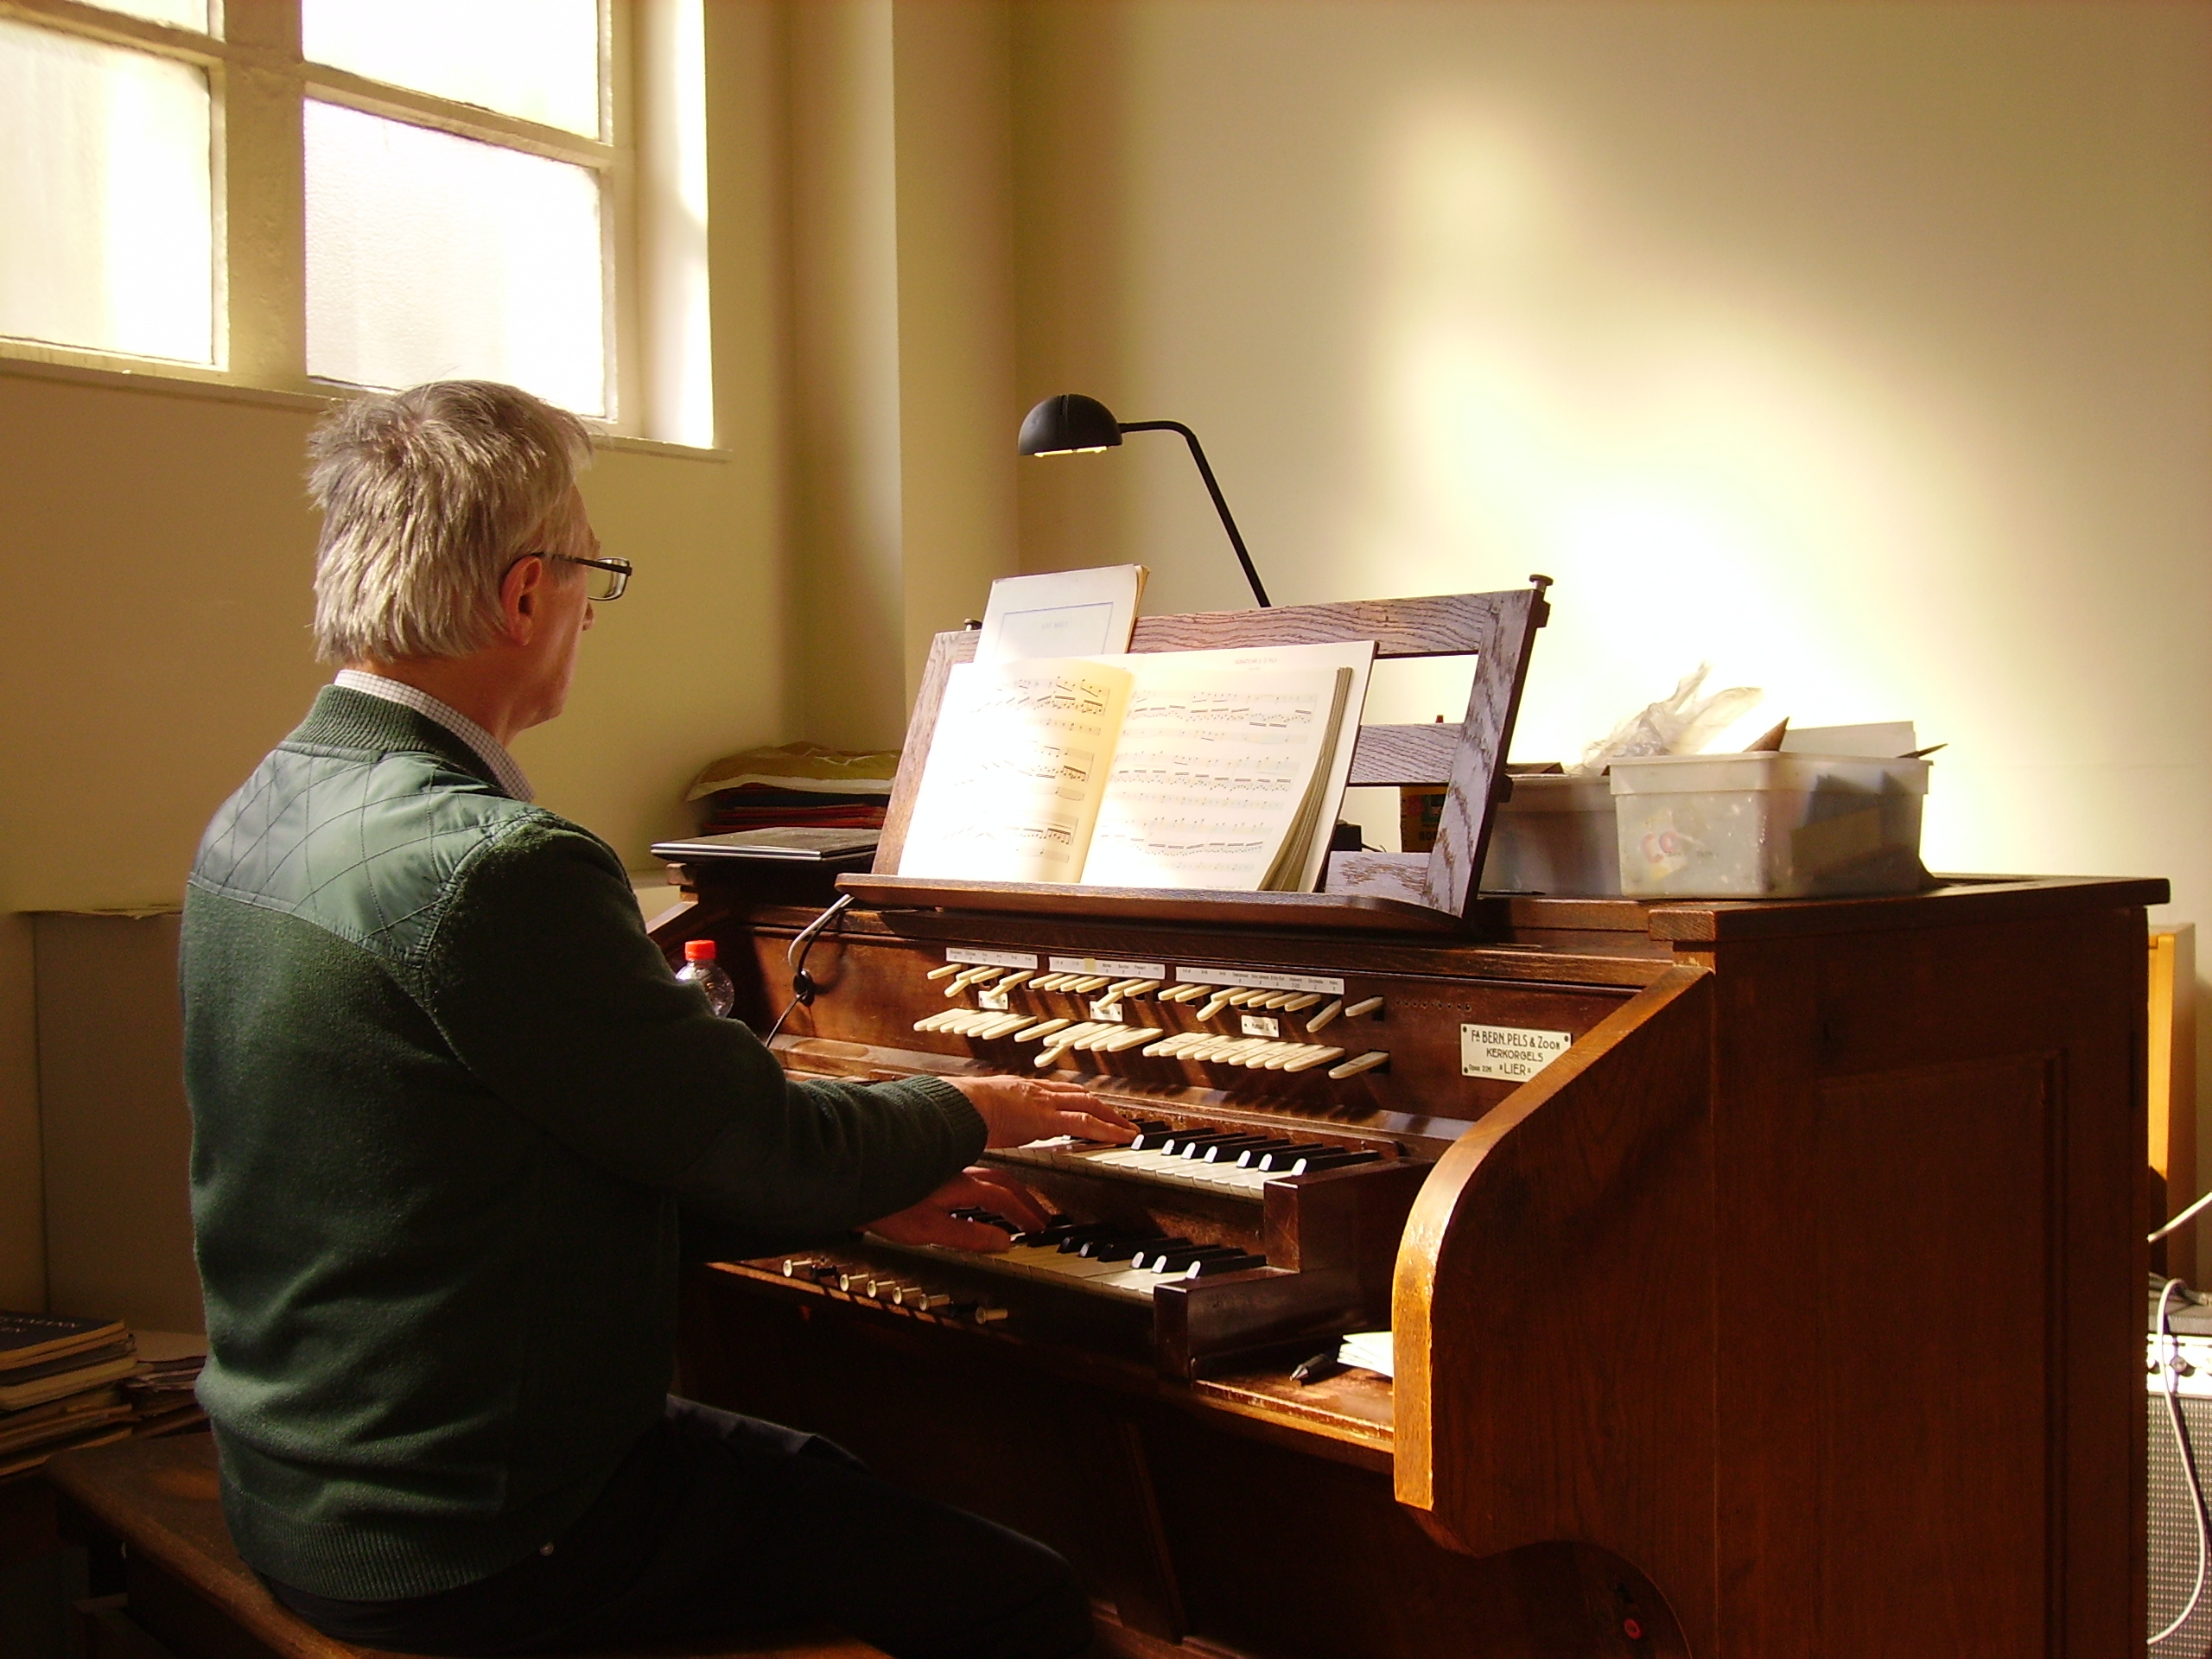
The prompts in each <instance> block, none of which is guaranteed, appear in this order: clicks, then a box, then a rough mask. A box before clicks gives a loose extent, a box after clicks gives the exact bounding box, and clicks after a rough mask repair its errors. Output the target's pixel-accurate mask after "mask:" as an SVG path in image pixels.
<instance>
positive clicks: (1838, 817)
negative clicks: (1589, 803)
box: [1516, 753, 1928, 899]
mask: <svg viewBox="0 0 2212 1659" xmlns="http://www.w3.org/2000/svg"><path fill="white" fill-rule="evenodd" d="M1517 786H1518V785H1516V787H1517ZM1612 791H1613V806H1614V809H1615V812H1616V821H1615V829H1616V833H1617V834H1618V837H1619V849H1620V879H1621V886H1620V890H1621V891H1622V892H1623V893H1626V894H1628V895H1629V896H1630V898H1637V899H1800V898H1810V897H1814V896H1817V895H1822V894H1834V893H1910V892H1912V891H1914V890H1915V889H1916V888H1918V887H1922V886H1924V885H1925V884H1926V882H1927V880H1928V876H1927V872H1926V871H1924V870H1923V868H1921V864H1920V808H1921V802H1922V800H1923V798H1924V797H1925V796H1926V795H1927V793H1928V762H1927V761H1925V760H1872V759H1867V758H1865V757H1862V756H1857V755H1825V754H1794V753H1780V754H1764V753H1762V754H1679V755H1678V754H1667V755H1653V756H1649V757H1648V758H1646V759H1643V760H1616V761H1615V762H1614V763H1613V771H1612Z"/></svg>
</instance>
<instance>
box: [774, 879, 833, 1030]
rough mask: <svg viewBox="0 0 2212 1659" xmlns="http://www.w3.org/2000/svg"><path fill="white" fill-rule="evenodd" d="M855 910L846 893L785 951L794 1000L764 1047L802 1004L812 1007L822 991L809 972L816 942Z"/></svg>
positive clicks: (782, 1014) (813, 921) (779, 1017)
mask: <svg viewBox="0 0 2212 1659" xmlns="http://www.w3.org/2000/svg"><path fill="white" fill-rule="evenodd" d="M852 907H853V895H852V894H851V893H846V894H844V895H843V896H842V898H840V899H838V900H837V902H836V904H834V905H832V906H829V909H827V910H825V911H823V912H822V913H821V914H820V915H819V916H817V917H816V918H814V919H813V920H812V921H810V922H809V923H808V924H807V925H805V926H804V927H803V928H801V929H800V930H799V931H798V934H797V935H796V936H795V937H794V938H792V940H791V944H789V945H787V946H786V947H785V950H784V965H785V967H787V968H789V969H791V1001H788V1002H786V1003H785V1004H784V1011H783V1012H782V1013H781V1014H778V1015H777V1016H776V1023H775V1024H774V1025H772V1026H771V1027H768V1034H767V1035H766V1037H763V1038H762V1039H760V1044H761V1046H762V1047H764V1048H765V1047H766V1046H768V1045H769V1044H771V1043H772V1042H774V1041H775V1040H776V1033H778V1032H779V1031H781V1030H782V1029H783V1028H784V1021H785V1020H788V1019H790V1018H791V1010H792V1009H793V1008H796V1007H799V1006H800V1005H801V1004H802V1003H804V1004H805V1005H806V1006H808V1007H812V1006H813V1003H814V999H815V998H816V997H817V996H819V995H821V994H822V988H821V987H820V986H819V985H817V984H816V983H815V982H814V976H812V975H811V974H810V973H808V972H807V971H806V958H807V953H808V952H809V951H810V950H813V949H814V942H815V941H816V940H817V939H818V938H821V937H822V935H823V933H824V932H826V931H829V930H830V929H831V928H833V927H835V926H836V925H838V924H839V923H840V922H842V920H843V919H844V915H845V912H847V911H849V910H850V909H851V908H852Z"/></svg>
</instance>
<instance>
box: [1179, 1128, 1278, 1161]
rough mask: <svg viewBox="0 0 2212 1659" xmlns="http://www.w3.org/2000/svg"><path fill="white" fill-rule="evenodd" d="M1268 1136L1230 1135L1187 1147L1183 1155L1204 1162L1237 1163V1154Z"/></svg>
mask: <svg viewBox="0 0 2212 1659" xmlns="http://www.w3.org/2000/svg"><path fill="white" fill-rule="evenodd" d="M1267 1138H1268V1137H1267V1136H1265V1135H1224V1136H1223V1137H1222V1138H1221V1139H1220V1140H1218V1141H1206V1142H1205V1143H1204V1144H1202V1145H1198V1146H1193V1147H1185V1150H1184V1153H1183V1155H1184V1156H1185V1158H1190V1159H1194V1160H1197V1161H1198V1162H1199V1163H1202V1164H1217V1163H1231V1164H1233V1163H1235V1162H1236V1154H1238V1153H1240V1152H1242V1151H1243V1150H1244V1148H1245V1147H1254V1146H1257V1145H1259V1143H1260V1142H1261V1141H1264V1140H1266V1139H1267Z"/></svg>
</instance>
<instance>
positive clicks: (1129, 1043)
mask: <svg viewBox="0 0 2212 1659" xmlns="http://www.w3.org/2000/svg"><path fill="white" fill-rule="evenodd" d="M1159 1035H1160V1033H1158V1032H1157V1031H1154V1029H1153V1028H1152V1027H1149V1026H1124V1027H1122V1031H1121V1034H1120V1035H1118V1036H1115V1037H1109V1038H1108V1039H1106V1041H1105V1043H1104V1045H1103V1047H1102V1048H1101V1050H1100V1052H1102V1053H1106V1054H1119V1053H1122V1052H1123V1051H1125V1050H1128V1049H1132V1048H1135V1047H1137V1046H1140V1045H1141V1044H1145V1043H1148V1042H1150V1041H1151V1040H1152V1039H1154V1038H1155V1037H1157V1036H1159Z"/></svg>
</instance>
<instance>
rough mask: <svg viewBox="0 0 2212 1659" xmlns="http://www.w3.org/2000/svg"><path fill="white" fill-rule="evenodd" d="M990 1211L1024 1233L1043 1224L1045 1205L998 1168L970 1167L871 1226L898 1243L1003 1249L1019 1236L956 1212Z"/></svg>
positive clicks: (989, 1249) (988, 1249)
mask: <svg viewBox="0 0 2212 1659" xmlns="http://www.w3.org/2000/svg"><path fill="white" fill-rule="evenodd" d="M954 1210H987V1211H990V1213H991V1214H993V1215H995V1216H1003V1217H1006V1219H1007V1222H1008V1223H1010V1224H1012V1225H1014V1226H1016V1227H1019V1228H1021V1229H1022V1230H1024V1231H1027V1230H1032V1229H1034V1228H1039V1227H1042V1226H1043V1225H1044V1224H1045V1223H1046V1214H1045V1211H1044V1210H1043V1208H1042V1207H1041V1206H1040V1205H1039V1204H1038V1202H1037V1200H1036V1198H1035V1197H1034V1196H1033V1194H1032V1193H1031V1192H1029V1190H1028V1189H1027V1187H1024V1186H1022V1185H1020V1183H1019V1182H1017V1181H1015V1180H1014V1179H1013V1178H1012V1177H1011V1176H1008V1175H1003V1174H1001V1173H999V1172H998V1171H996V1170H993V1169H967V1170H963V1171H962V1172H961V1173H959V1174H957V1175H956V1176H954V1177H953V1178H952V1179H950V1180H949V1181H947V1182H946V1183H945V1184H944V1185H943V1186H940V1187H939V1188H938V1190H937V1191H936V1192H932V1193H931V1194H930V1195H929V1197H927V1198H924V1199H923V1200H922V1201H921V1202H920V1203H919V1204H917V1205H909V1206H908V1207H907V1208H906V1209H904V1210H901V1211H899V1213H898V1214H897V1215H895V1216H886V1217H884V1218H883V1219H882V1220H881V1221H877V1222H871V1223H870V1224H868V1231H870V1232H871V1233H874V1234H876V1235H877V1236H880V1237H883V1238H887V1239H889V1240H890V1241H891V1242H892V1243H894V1244H947V1245H950V1246H951V1247H952V1248H953V1249H957V1250H983V1251H992V1250H1002V1249H1006V1247H1007V1241H1008V1240H1009V1239H1010V1238H1012V1237H1013V1235H1012V1234H1011V1233H1009V1232H1007V1230H1006V1229H1005V1228H1003V1227H994V1226H993V1225H992V1224H990V1223H989V1222H988V1221H975V1220H971V1219H969V1218H968V1217H964V1216H955V1215H952V1214H950V1211H954Z"/></svg>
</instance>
